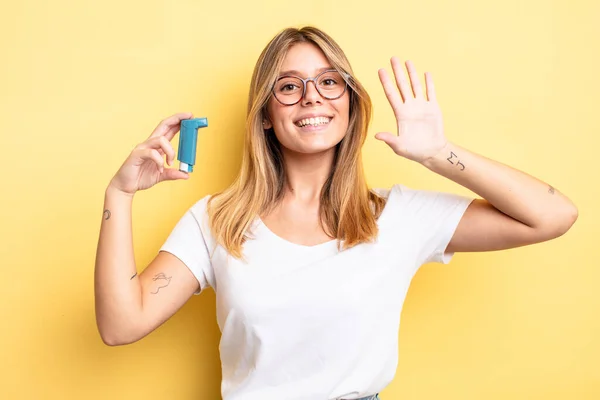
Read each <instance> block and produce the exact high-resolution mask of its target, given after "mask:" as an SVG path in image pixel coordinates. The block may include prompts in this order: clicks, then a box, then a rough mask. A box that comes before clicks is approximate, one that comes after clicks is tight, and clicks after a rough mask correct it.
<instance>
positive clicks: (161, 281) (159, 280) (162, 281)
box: [151, 272, 172, 294]
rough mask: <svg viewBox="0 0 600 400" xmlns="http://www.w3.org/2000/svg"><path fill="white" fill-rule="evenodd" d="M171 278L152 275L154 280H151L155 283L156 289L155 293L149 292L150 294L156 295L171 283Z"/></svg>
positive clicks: (159, 274)
mask: <svg viewBox="0 0 600 400" xmlns="http://www.w3.org/2000/svg"><path fill="white" fill-rule="evenodd" d="M171 278H172V277H171V276H169V277H167V276H166V275H165V274H164V273H162V272H160V273H158V274H156V275H154V278H152V280H153V281H154V282H156V285H157V286H158V287H157V288H156V292H151V293H152V294H156V293H158V291H159V290H160V289H162V288H164V287H167V286H169V283H171Z"/></svg>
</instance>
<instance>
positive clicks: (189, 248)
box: [159, 197, 215, 295]
mask: <svg viewBox="0 0 600 400" xmlns="http://www.w3.org/2000/svg"><path fill="white" fill-rule="evenodd" d="M207 201H208V197H205V198H203V199H202V200H199V201H198V202H197V203H196V204H194V205H193V206H192V207H191V208H190V209H188V210H187V211H186V212H185V214H184V215H183V216H182V217H181V219H180V220H179V221H178V222H177V224H176V225H175V227H174V228H173V230H172V231H171V234H170V235H169V236H168V237H167V239H166V241H165V243H164V244H163V245H162V247H161V248H160V250H159V251H166V252H168V253H171V254H173V255H174V256H175V257H177V258H178V259H180V260H181V261H182V262H183V263H184V264H185V265H186V266H187V267H188V268H189V269H190V271H192V273H193V274H194V276H195V277H196V279H197V280H198V283H199V284H200V289H198V291H197V292H196V293H194V294H195V295H198V294H200V293H201V292H202V291H204V289H205V288H207V287H209V286H210V287H213V288H214V287H215V280H214V279H215V278H214V271H213V268H212V264H211V260H210V253H209V248H208V244H207V237H206V236H207V235H208V234H209V233H208V232H209V231H208V224H207V220H208V219H207V214H206V203H207Z"/></svg>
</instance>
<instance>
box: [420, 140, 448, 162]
mask: <svg viewBox="0 0 600 400" xmlns="http://www.w3.org/2000/svg"><path fill="white" fill-rule="evenodd" d="M451 146H452V143H450V141H446V143H445V144H444V146H442V147H441V148H440V150H439V151H437V152H436V153H435V154H434V155H432V156H430V157H427V158H426V159H424V160H423V161H421V165H423V166H424V167H426V168H427V169H433V166H434V164H435V163H436V161H438V160H440V159H442V157H443V158H446V156H445V154H446V153H448V154H450V151H451V150H450V148H451Z"/></svg>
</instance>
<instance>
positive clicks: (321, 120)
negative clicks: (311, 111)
mask: <svg viewBox="0 0 600 400" xmlns="http://www.w3.org/2000/svg"><path fill="white" fill-rule="evenodd" d="M329 121H331V118H329V117H314V118H305V119H301V120H300V121H297V122H296V126H299V127H301V128H302V127H304V126H319V125H327V124H328V123H329Z"/></svg>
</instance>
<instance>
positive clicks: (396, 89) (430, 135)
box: [375, 57, 447, 163]
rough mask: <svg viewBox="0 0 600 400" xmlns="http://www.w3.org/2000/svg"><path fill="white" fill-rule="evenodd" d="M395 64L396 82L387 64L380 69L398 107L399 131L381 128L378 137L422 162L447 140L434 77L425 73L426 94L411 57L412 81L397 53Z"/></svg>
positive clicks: (401, 153)
mask: <svg viewBox="0 0 600 400" xmlns="http://www.w3.org/2000/svg"><path fill="white" fill-rule="evenodd" d="M391 64H392V69H393V71H394V77H395V80H396V85H394V84H393V83H392V81H391V79H390V77H389V76H388V73H387V71H386V70H385V69H383V68H382V69H380V70H379V79H380V80H381V84H382V85H383V90H384V92H385V95H386V97H387V99H388V101H389V102H390V105H391V106H392V110H393V111H394V116H395V117H396V121H397V124H398V127H397V129H398V132H397V134H395V135H394V134H391V133H389V132H379V133H377V134H376V135H375V137H376V138H377V139H379V140H382V141H384V142H385V143H387V144H388V146H390V147H391V148H392V150H394V152H395V153H396V154H398V155H399V156H402V157H405V158H408V159H409V160H413V161H417V162H420V163H422V162H423V161H425V160H427V159H428V158H430V157H433V156H435V155H436V154H438V153H439V152H440V151H441V150H442V149H443V148H444V146H445V145H446V144H447V140H446V137H445V135H444V126H443V121H442V112H441V110H440V107H439V105H438V103H437V100H436V97H435V88H434V85H433V79H432V78H431V74H429V73H427V72H426V73H425V84H426V94H427V97H425V95H424V93H423V89H422V88H421V83H420V81H419V77H418V75H417V71H416V69H415V67H414V65H413V63H412V62H411V61H407V62H406V69H407V71H408V75H409V78H410V83H409V82H408V81H407V79H406V76H405V74H404V71H403V70H402V66H401V65H400V61H398V59H397V58H396V57H392V59H391Z"/></svg>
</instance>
